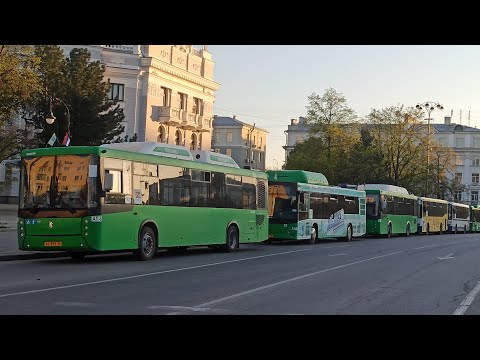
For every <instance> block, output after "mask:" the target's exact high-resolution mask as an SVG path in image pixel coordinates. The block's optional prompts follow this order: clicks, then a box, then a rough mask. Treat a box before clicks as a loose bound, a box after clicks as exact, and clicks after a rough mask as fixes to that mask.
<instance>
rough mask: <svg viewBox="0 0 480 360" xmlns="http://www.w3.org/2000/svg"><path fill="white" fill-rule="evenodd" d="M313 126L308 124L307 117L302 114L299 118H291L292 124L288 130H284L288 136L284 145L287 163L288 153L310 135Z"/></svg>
mask: <svg viewBox="0 0 480 360" xmlns="http://www.w3.org/2000/svg"><path fill="white" fill-rule="evenodd" d="M311 127H312V126H311V125H310V124H307V121H306V119H305V118H304V117H302V116H300V117H299V118H298V119H291V120H290V125H288V128H287V130H285V131H284V133H285V136H286V138H285V146H282V147H283V148H284V149H285V164H286V163H287V158H288V155H289V154H290V152H291V151H292V150H293V149H294V148H295V145H296V144H298V143H299V142H302V141H304V140H306V139H307V138H308V137H309V131H310V129H311Z"/></svg>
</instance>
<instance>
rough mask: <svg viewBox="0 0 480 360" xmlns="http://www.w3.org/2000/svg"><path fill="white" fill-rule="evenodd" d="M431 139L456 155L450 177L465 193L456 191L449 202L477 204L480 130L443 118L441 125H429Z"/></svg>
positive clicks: (479, 180) (479, 191)
mask: <svg viewBox="0 0 480 360" xmlns="http://www.w3.org/2000/svg"><path fill="white" fill-rule="evenodd" d="M431 126H432V129H433V131H432V139H435V140H436V141H437V142H439V143H440V144H441V145H443V146H448V147H450V148H452V149H453V150H455V152H456V153H457V162H456V165H457V170H456V172H455V174H453V175H452V177H456V178H457V180H458V181H459V182H460V183H461V184H462V185H464V186H465V191H457V193H455V194H453V197H451V198H449V200H454V201H458V202H463V203H466V204H471V205H477V204H479V200H478V199H479V193H480V129H477V128H473V127H470V126H466V125H460V124H456V123H452V122H451V117H450V116H445V120H444V123H443V124H431Z"/></svg>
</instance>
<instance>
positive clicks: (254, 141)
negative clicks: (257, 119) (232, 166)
mask: <svg viewBox="0 0 480 360" xmlns="http://www.w3.org/2000/svg"><path fill="white" fill-rule="evenodd" d="M255 145H257V137H256V136H255V135H254V136H253V146H254V147H255Z"/></svg>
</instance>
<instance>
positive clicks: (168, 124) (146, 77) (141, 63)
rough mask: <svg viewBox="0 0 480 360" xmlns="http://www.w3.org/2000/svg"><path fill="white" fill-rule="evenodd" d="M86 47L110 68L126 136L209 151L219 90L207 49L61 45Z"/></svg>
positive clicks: (113, 93) (66, 49) (108, 72)
mask: <svg viewBox="0 0 480 360" xmlns="http://www.w3.org/2000/svg"><path fill="white" fill-rule="evenodd" d="M60 47H61V48H62V49H63V51H64V53H65V55H68V54H69V53H70V50H72V49H73V48H80V47H81V48H86V49H88V50H89V51H90V53H91V54H92V61H95V60H99V61H100V62H101V63H102V64H104V65H105V80H107V79H108V80H109V81H110V83H111V84H112V86H111V90H110V96H111V97H112V98H115V97H118V99H119V102H120V104H121V106H122V107H123V108H124V113H125V123H124V125H125V135H128V136H129V137H130V138H131V137H133V136H134V135H135V134H136V135H137V141H159V142H164V143H169V144H177V145H181V146H185V147H187V148H190V149H200V150H210V149H211V133H212V119H213V113H212V110H213V103H214V101H215V91H217V90H218V89H219V87H220V84H218V83H216V82H215V81H214V80H213V69H214V62H213V60H212V55H211V54H210V53H209V52H208V47H207V45H204V46H203V48H202V49H200V50H198V49H195V48H193V46H192V45H61V46H60Z"/></svg>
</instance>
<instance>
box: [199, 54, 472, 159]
mask: <svg viewBox="0 0 480 360" xmlns="http://www.w3.org/2000/svg"><path fill="white" fill-rule="evenodd" d="M195 47H197V48H199V46H198V45H197V46H195ZM208 50H209V52H210V53H211V54H212V57H213V60H214V61H215V70H214V80H215V81H216V82H218V83H220V84H221V87H220V89H219V90H218V91H217V93H216V100H215V104H214V106H213V111H214V114H216V115H222V116H233V115H236V117H237V119H239V120H241V121H243V122H246V123H249V124H253V123H255V124H256V126H258V127H261V128H263V129H266V130H267V131H269V134H268V137H267V155H266V161H267V164H266V165H267V167H276V166H277V163H278V165H279V166H281V165H282V164H283V162H284V159H285V152H284V149H283V148H282V146H283V145H285V134H284V130H287V126H288V124H289V123H290V119H293V118H298V117H299V116H305V115H306V108H305V107H306V106H307V104H308V100H307V97H308V96H309V95H310V94H312V93H313V92H316V93H317V94H319V95H323V93H324V91H325V89H327V88H329V87H332V88H334V89H335V90H337V91H338V92H340V93H343V95H345V97H346V99H347V102H348V105H349V106H350V107H351V108H352V109H353V110H355V112H356V113H357V115H358V116H360V117H364V116H365V115H367V114H368V113H369V112H370V110H371V109H372V108H375V109H381V108H384V107H388V106H394V105H399V104H403V105H405V106H415V105H416V104H417V103H420V102H425V101H434V102H438V103H441V104H442V105H443V106H444V110H443V111H440V110H437V109H436V110H434V111H433V112H432V115H431V116H432V118H433V119H434V120H433V121H432V123H440V122H443V118H444V116H445V115H449V114H450V112H451V110H453V118H452V122H456V123H460V110H462V119H461V123H462V124H463V125H468V112H469V111H470V126H472V127H475V126H476V127H479V126H480V103H479V101H480V46H479V45H465V46H463V45H442V46H433V45H408V46H406V45H368V46H367V45H308V46H306V45H279V46H277V45H276V46H273V45H209V46H208Z"/></svg>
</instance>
